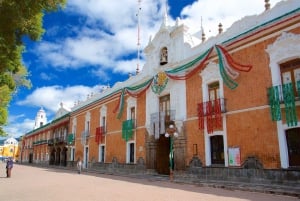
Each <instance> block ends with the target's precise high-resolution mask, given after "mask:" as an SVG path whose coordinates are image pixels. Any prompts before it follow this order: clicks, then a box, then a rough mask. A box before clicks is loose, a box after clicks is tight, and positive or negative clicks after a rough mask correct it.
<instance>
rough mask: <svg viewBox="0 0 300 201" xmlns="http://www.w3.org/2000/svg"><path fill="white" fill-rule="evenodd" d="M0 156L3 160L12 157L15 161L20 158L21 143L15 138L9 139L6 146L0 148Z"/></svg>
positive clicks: (5, 143)
mask: <svg viewBox="0 0 300 201" xmlns="http://www.w3.org/2000/svg"><path fill="white" fill-rule="evenodd" d="M0 156H2V157H3V158H8V157H12V158H13V160H14V161H16V159H17V158H18V157H19V143H18V141H17V140H16V139H15V138H12V137H11V138H8V139H7V140H5V141H4V145H2V146H0Z"/></svg>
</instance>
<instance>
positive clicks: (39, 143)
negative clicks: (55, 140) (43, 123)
mask: <svg viewBox="0 0 300 201" xmlns="http://www.w3.org/2000/svg"><path fill="white" fill-rule="evenodd" d="M42 144H47V140H38V141H35V142H33V146H37V145H42Z"/></svg>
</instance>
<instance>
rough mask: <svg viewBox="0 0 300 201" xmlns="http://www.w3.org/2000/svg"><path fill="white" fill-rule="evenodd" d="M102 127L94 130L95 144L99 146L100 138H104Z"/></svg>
mask: <svg viewBox="0 0 300 201" xmlns="http://www.w3.org/2000/svg"><path fill="white" fill-rule="evenodd" d="M104 132H105V131H104V126H100V127H97V128H96V137H95V141H96V143H98V144H100V143H101V142H102V137H103V136H104Z"/></svg>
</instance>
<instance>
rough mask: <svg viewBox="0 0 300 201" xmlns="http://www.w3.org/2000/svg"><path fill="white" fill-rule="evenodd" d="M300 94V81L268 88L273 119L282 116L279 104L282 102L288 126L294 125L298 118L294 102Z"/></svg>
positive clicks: (276, 119)
mask: <svg viewBox="0 0 300 201" xmlns="http://www.w3.org/2000/svg"><path fill="white" fill-rule="evenodd" d="M299 96H300V81H298V82H297V84H296V85H295V84H294V83H287V84H283V85H277V86H273V87H270V88H268V100H269V105H270V110H271V116H272V120H273V121H279V120H281V118H282V115H281V113H282V111H281V104H284V108H285V109H284V111H285V115H284V116H285V118H286V123H287V125H288V126H296V125H297V122H298V119H297V114H296V104H295V102H296V101H297V100H299Z"/></svg>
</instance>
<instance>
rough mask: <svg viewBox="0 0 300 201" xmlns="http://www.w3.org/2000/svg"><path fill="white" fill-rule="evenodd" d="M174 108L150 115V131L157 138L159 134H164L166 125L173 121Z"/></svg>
mask: <svg viewBox="0 0 300 201" xmlns="http://www.w3.org/2000/svg"><path fill="white" fill-rule="evenodd" d="M175 113H176V111H175V110H165V111H160V112H156V113H152V114H151V115H150V132H151V133H152V134H154V136H155V138H156V139H158V138H159V135H160V134H165V132H166V126H169V125H170V124H171V123H172V122H174V121H175Z"/></svg>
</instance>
